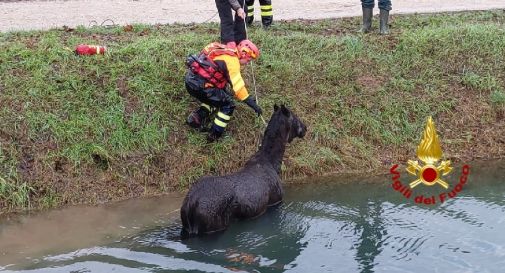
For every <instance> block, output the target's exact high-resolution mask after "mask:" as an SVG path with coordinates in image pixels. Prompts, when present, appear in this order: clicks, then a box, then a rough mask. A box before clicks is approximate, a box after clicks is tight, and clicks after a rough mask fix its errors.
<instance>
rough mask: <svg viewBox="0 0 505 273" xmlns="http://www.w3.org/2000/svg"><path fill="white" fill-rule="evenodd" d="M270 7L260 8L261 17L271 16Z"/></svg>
mask: <svg viewBox="0 0 505 273" xmlns="http://www.w3.org/2000/svg"><path fill="white" fill-rule="evenodd" d="M272 15H273V12H272V5H264V6H261V16H272Z"/></svg>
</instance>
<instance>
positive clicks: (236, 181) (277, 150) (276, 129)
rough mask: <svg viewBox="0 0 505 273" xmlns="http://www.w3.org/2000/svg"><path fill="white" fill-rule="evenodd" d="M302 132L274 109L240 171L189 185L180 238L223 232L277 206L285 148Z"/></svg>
mask: <svg viewBox="0 0 505 273" xmlns="http://www.w3.org/2000/svg"><path fill="white" fill-rule="evenodd" d="M306 130H307V129H306V127H305V125H304V124H303V123H302V122H301V121H300V120H299V119H298V117H297V116H296V115H295V114H293V113H292V112H291V111H290V110H289V109H288V108H286V107H284V106H281V107H277V106H275V107H274V113H273V115H272V118H271V119H270V122H269V124H268V126H267V129H266V130H265V134H264V136H263V141H262V144H261V148H260V149H259V151H258V152H256V154H255V155H254V156H253V157H252V158H251V159H250V160H249V161H248V162H247V163H246V164H245V166H244V167H243V168H242V169H241V170H240V171H238V172H236V173H233V174H230V175H225V176H216V177H203V178H200V179H199V180H198V181H196V182H195V183H194V184H193V186H192V187H191V189H190V190H189V192H188V194H187V195H186V198H185V199H184V201H183V204H182V207H181V220H182V225H183V230H182V235H183V236H188V235H189V236H191V235H198V234H205V233H211V232H216V231H220V230H224V229H226V228H227V227H228V225H229V223H230V219H231V218H233V217H236V218H252V217H257V216H260V215H261V214H263V213H264V212H265V211H266V209H267V208H268V207H269V206H273V205H276V204H278V203H280V202H281V201H282V197H283V190H282V186H281V178H280V176H279V174H280V169H281V164H282V158H283V156H284V151H285V149H286V144H287V143H289V142H291V141H292V140H293V139H294V138H295V137H300V138H301V137H303V136H304V135H305V132H306Z"/></svg>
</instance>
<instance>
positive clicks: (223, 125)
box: [214, 118, 228, 128]
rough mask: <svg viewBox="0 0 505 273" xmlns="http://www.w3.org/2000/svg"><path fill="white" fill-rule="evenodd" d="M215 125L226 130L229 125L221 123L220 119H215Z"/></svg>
mask: <svg viewBox="0 0 505 273" xmlns="http://www.w3.org/2000/svg"><path fill="white" fill-rule="evenodd" d="M214 124H215V125H217V126H219V127H222V128H225V127H226V125H228V124H226V123H225V122H222V121H220V120H219V119H217V118H215V119H214Z"/></svg>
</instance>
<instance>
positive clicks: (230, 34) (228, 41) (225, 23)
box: [216, 0, 247, 47]
mask: <svg viewBox="0 0 505 273" xmlns="http://www.w3.org/2000/svg"><path fill="white" fill-rule="evenodd" d="M243 5H244V0H216V7H217V12H218V13H219V19H220V20H221V43H222V44H225V45H228V47H235V46H237V44H239V43H240V42H241V41H242V40H245V39H247V37H246V32H245V25H244V19H245V17H246V14H245V12H244V6H243ZM232 9H233V10H234V11H235V20H233V13H232Z"/></svg>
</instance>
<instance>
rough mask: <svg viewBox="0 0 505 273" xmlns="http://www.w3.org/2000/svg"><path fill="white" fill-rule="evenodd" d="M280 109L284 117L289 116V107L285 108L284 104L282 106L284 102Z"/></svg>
mask: <svg viewBox="0 0 505 273" xmlns="http://www.w3.org/2000/svg"><path fill="white" fill-rule="evenodd" d="M281 110H282V113H283V114H284V115H285V116H286V117H289V116H291V112H290V111H289V109H288V108H286V106H284V104H283V105H281Z"/></svg>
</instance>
